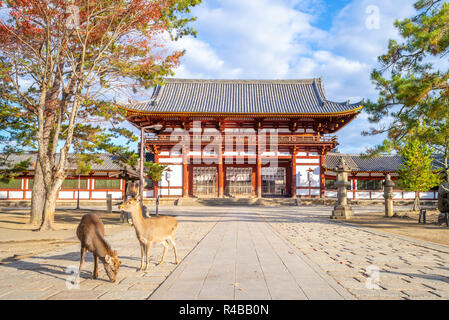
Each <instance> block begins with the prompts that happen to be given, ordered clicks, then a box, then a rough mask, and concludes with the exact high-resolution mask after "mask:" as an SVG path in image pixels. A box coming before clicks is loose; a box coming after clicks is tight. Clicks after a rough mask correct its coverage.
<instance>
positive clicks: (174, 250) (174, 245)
mask: <svg viewBox="0 0 449 320" xmlns="http://www.w3.org/2000/svg"><path fill="white" fill-rule="evenodd" d="M169 240H170V242H171V245H172V246H173V252H174V253H175V263H176V264H178V263H179V260H178V254H177V253H176V243H175V240H173V238H169Z"/></svg>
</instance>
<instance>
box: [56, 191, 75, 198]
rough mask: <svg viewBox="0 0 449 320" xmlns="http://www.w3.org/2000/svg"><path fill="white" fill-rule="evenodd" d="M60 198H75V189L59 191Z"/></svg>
mask: <svg viewBox="0 0 449 320" xmlns="http://www.w3.org/2000/svg"><path fill="white" fill-rule="evenodd" d="M59 199H73V191H59Z"/></svg>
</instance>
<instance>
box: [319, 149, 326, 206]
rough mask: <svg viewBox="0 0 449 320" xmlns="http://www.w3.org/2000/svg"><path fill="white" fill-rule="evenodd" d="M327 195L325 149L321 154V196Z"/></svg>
mask: <svg viewBox="0 0 449 320" xmlns="http://www.w3.org/2000/svg"><path fill="white" fill-rule="evenodd" d="M325 197H326V179H325V174H324V150H323V151H322V152H321V155H320V198H325Z"/></svg>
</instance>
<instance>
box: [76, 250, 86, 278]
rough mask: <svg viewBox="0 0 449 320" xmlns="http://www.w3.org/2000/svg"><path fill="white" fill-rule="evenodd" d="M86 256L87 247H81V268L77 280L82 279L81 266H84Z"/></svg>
mask: <svg viewBox="0 0 449 320" xmlns="http://www.w3.org/2000/svg"><path fill="white" fill-rule="evenodd" d="M85 256H86V248H83V247H81V258H80V268H79V270H78V275H77V281H79V279H80V275H81V267H82V266H83V263H84V257H85Z"/></svg>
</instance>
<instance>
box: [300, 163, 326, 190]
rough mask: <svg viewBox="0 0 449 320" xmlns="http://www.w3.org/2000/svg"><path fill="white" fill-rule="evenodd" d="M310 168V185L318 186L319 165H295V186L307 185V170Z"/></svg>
mask: <svg viewBox="0 0 449 320" xmlns="http://www.w3.org/2000/svg"><path fill="white" fill-rule="evenodd" d="M309 169H312V170H313V171H312V180H311V184H310V186H311V187H319V186H320V166H296V186H297V187H308V186H309V180H308V170H309Z"/></svg>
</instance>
